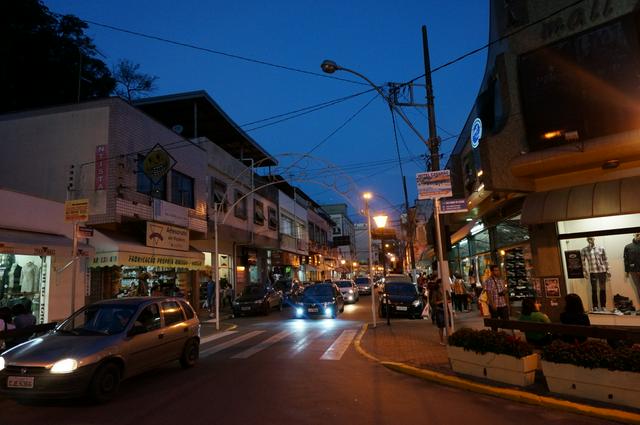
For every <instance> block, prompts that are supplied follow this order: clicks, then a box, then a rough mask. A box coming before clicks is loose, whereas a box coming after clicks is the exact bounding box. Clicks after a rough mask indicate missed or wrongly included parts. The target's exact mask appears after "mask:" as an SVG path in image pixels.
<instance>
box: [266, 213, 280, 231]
mask: <svg viewBox="0 0 640 425" xmlns="http://www.w3.org/2000/svg"><path fill="white" fill-rule="evenodd" d="M268 214H269V217H268V221H269V229H271V230H278V213H277V211H276V209H275V208H273V207H269V208H268Z"/></svg>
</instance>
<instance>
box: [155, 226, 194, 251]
mask: <svg viewBox="0 0 640 425" xmlns="http://www.w3.org/2000/svg"><path fill="white" fill-rule="evenodd" d="M147 246H151V247H154V248H165V249H177V250H180V251H189V230H188V229H183V228H182V227H176V226H170V225H168V224H162V223H152V222H150V221H147Z"/></svg>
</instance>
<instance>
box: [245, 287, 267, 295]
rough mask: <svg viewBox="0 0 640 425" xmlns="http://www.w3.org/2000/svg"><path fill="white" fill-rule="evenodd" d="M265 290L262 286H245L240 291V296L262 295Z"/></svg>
mask: <svg viewBox="0 0 640 425" xmlns="http://www.w3.org/2000/svg"><path fill="white" fill-rule="evenodd" d="M266 291H267V290H266V288H265V287H264V286H247V287H246V288H244V291H242V295H243V296H245V297H247V296H255V295H264V294H265V292H266Z"/></svg>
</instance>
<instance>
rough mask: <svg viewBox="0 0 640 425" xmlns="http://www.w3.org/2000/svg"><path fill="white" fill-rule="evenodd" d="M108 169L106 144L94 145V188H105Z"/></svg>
mask: <svg viewBox="0 0 640 425" xmlns="http://www.w3.org/2000/svg"><path fill="white" fill-rule="evenodd" d="M108 170H109V155H108V153H107V145H98V146H96V174H95V178H94V180H95V186H94V188H95V190H105V189H106V188H107V175H108V172H109V171H108Z"/></svg>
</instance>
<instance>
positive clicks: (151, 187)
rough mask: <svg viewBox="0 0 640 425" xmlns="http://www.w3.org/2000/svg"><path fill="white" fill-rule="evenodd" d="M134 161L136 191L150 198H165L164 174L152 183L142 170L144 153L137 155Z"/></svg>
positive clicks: (165, 179) (165, 180) (165, 184)
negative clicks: (135, 167)
mask: <svg viewBox="0 0 640 425" xmlns="http://www.w3.org/2000/svg"><path fill="white" fill-rule="evenodd" d="M136 162H137V170H136V180H137V182H136V191H137V192H139V193H144V194H145V195H149V196H151V197H152V198H157V199H167V177H166V176H164V177H162V179H160V181H159V182H158V183H154V182H152V181H151V179H150V178H149V177H147V175H146V174H145V173H144V171H143V164H144V155H138V160H137V161H136Z"/></svg>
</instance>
